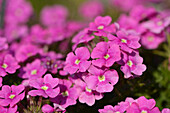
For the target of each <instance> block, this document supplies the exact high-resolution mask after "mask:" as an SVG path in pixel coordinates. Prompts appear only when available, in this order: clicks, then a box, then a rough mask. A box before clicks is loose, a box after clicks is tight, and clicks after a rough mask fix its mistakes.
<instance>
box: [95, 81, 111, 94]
mask: <svg viewBox="0 0 170 113" xmlns="http://www.w3.org/2000/svg"><path fill="white" fill-rule="evenodd" d="M112 90H113V85H112V84H109V83H106V82H99V83H98V84H97V87H96V91H97V92H100V93H104V92H111V91H112Z"/></svg>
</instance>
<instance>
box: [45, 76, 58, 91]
mask: <svg viewBox="0 0 170 113" xmlns="http://www.w3.org/2000/svg"><path fill="white" fill-rule="evenodd" d="M44 83H46V84H47V83H48V84H50V85H51V87H52V88H54V87H56V86H57V85H58V83H59V79H58V78H53V77H52V76H51V74H46V75H45V76H44Z"/></svg>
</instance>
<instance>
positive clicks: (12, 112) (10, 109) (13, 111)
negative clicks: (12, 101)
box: [7, 105, 18, 113]
mask: <svg viewBox="0 0 170 113" xmlns="http://www.w3.org/2000/svg"><path fill="white" fill-rule="evenodd" d="M17 109H18V107H17V105H16V106H14V107H12V108H9V109H8V112H7V113H16V112H17Z"/></svg>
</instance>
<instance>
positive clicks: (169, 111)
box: [161, 108, 170, 113]
mask: <svg viewBox="0 0 170 113" xmlns="http://www.w3.org/2000/svg"><path fill="white" fill-rule="evenodd" d="M161 113H170V109H169V108H164V109H163V110H162V112H161Z"/></svg>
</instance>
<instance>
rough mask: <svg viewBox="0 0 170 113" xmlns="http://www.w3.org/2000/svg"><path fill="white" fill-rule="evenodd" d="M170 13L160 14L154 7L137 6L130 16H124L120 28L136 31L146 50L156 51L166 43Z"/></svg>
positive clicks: (162, 12)
mask: <svg viewBox="0 0 170 113" xmlns="http://www.w3.org/2000/svg"><path fill="white" fill-rule="evenodd" d="M168 13H169V11H161V12H158V11H156V9H154V8H152V7H149V8H147V7H144V6H141V5H139V6H135V7H134V8H133V9H132V10H131V11H130V14H129V16H127V15H125V14H122V15H121V16H120V17H119V20H118V23H119V24H120V27H122V28H124V29H126V30H130V31H136V32H137V33H138V34H139V35H140V37H141V41H140V42H141V44H142V46H144V47H145V48H146V49H156V48H157V47H158V46H159V44H160V43H162V42H165V41H166V31H167V30H168V27H169V26H170V17H169V15H168Z"/></svg>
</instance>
